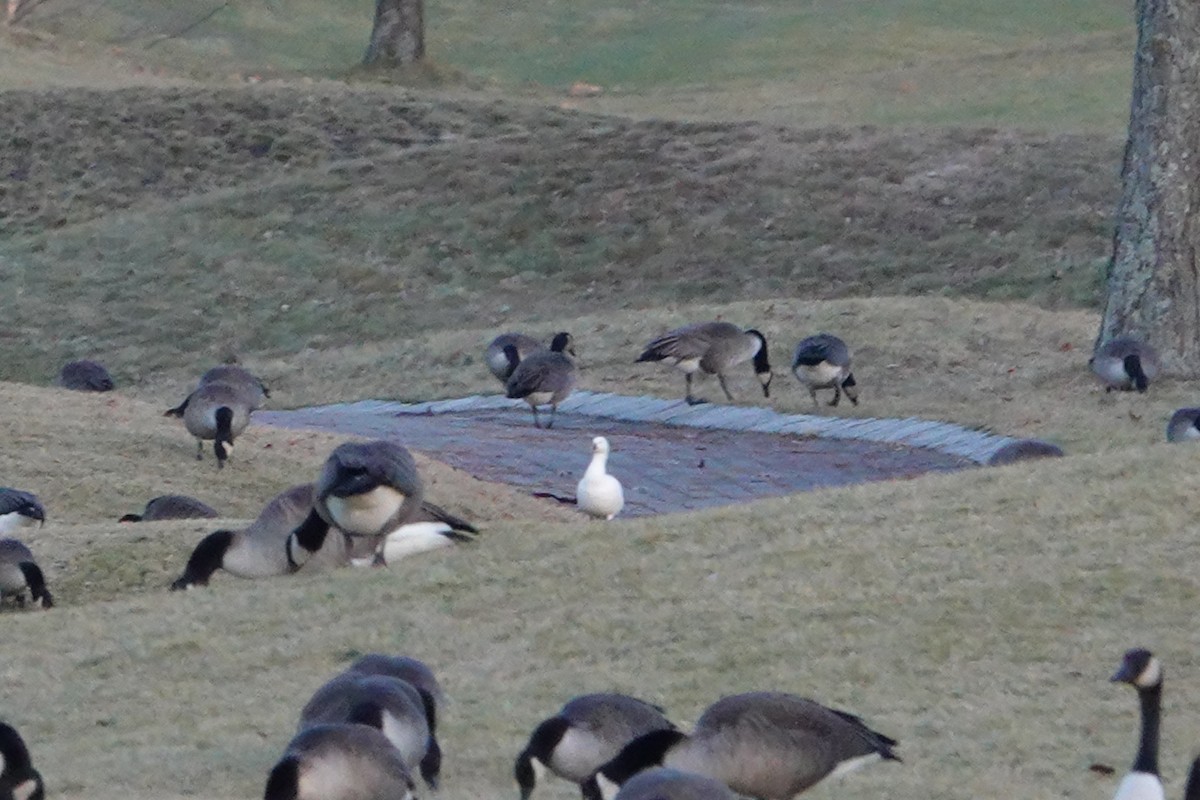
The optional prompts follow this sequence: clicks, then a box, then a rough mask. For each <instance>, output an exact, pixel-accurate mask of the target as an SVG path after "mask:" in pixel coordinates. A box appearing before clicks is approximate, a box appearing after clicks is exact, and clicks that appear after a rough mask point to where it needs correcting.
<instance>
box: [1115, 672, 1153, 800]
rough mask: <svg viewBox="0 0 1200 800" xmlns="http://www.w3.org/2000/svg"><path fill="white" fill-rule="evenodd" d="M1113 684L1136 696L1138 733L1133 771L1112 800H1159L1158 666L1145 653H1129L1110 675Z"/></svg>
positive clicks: (1122, 781) (1123, 781)
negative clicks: (1139, 718) (1139, 714)
mask: <svg viewBox="0 0 1200 800" xmlns="http://www.w3.org/2000/svg"><path fill="white" fill-rule="evenodd" d="M1112 680H1113V681H1114V682H1117V683H1128V684H1129V685H1131V686H1132V687H1133V688H1134V689H1136V690H1137V693H1138V702H1139V703H1140V704H1141V709H1142V732H1141V735H1140V737H1139V739H1138V749H1137V755H1136V756H1135V757H1134V759H1133V767H1132V768H1131V769H1130V770H1129V772H1128V773H1127V774H1126V775H1125V777H1124V778H1123V779H1122V780H1121V784H1120V785H1119V786H1118V787H1117V793H1116V794H1115V795H1113V800H1163V785H1162V778H1161V777H1160V776H1159V773H1158V730H1159V723H1160V721H1161V718H1162V687H1163V668H1162V664H1161V663H1160V662H1159V660H1158V659H1157V658H1155V656H1154V655H1153V654H1152V653H1151V652H1150V651H1149V650H1143V649H1141V648H1137V649H1134V650H1129V651H1128V652H1126V653H1125V656H1124V658H1122V659H1121V665H1120V667H1118V668H1117V671H1116V673H1114V674H1113V676H1112Z"/></svg>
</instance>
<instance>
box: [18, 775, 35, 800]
mask: <svg viewBox="0 0 1200 800" xmlns="http://www.w3.org/2000/svg"><path fill="white" fill-rule="evenodd" d="M37 788H38V786H37V781H35V780H34V779H33V778H30V779H29V780H27V781H25V782H24V783H21V784H18V785H16V786H14V787H13V790H12V796H13V800H29V798H31V797H33V793H34V792H36V791H37Z"/></svg>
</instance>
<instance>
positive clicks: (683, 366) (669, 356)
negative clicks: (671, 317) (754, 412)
mask: <svg viewBox="0 0 1200 800" xmlns="http://www.w3.org/2000/svg"><path fill="white" fill-rule="evenodd" d="M750 359H753V360H754V374H755V376H756V377H757V378H758V382H759V383H761V384H762V390H763V397H770V396H771V362H770V361H769V360H768V358H767V339H766V337H765V336H763V335H762V334H761V333H759V332H758V331H756V330H754V329H753V328H751V329H748V330H745V331H743V330H742V329H741V328H739V327H738V326H737V325H734V324H732V323H729V322H697V323H694V324H692V325H685V326H683V327H682V328H676V329H675V330H673V331H668V332H667V333H664V334H663V335H662V336H660V337H658V338H657V339H655V340H653V341H652V342H650V344H648V345H646V349H645V350H644V351H643V352H642V354H641V355H640V356H638V359H637V362H635V363H641V362H643V361H666V362H667V363H668V364H670V365H671V366H673V367H675V368H676V369H679V370H681V371H682V372H683V374H684V375H685V376H686V380H687V402H688V405H697V404H698V403H703V402H705V401H703V400H698V399H696V398H695V397H694V396H693V395H692V376H693V375H695V373H696V372H703V373H706V374H708V375H716V376H717V380H718V381H720V382H721V389H722V390H723V391H724V392H725V397H726V399H728V400H729V402H731V403H732V402H733V395H732V394H730V393H729V387H728V386H727V385H726V384H725V373H727V372H728V371H729V370H731V369H733V368H734V367H735V366H737V365H738V364H740V363H742V362H743V361H749V360H750Z"/></svg>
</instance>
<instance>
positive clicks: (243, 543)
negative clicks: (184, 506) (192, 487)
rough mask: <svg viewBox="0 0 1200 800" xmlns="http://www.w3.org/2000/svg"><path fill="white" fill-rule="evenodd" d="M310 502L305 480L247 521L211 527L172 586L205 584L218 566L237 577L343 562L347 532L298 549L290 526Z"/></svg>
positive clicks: (305, 514) (299, 519) (301, 517)
mask: <svg viewBox="0 0 1200 800" xmlns="http://www.w3.org/2000/svg"><path fill="white" fill-rule="evenodd" d="M312 507H313V486H312V484H310V483H303V484H300V485H298V486H293V487H292V488H290V489H288V490H287V491H285V492H283V493H282V494H280V495H278V496H276V497H275V498H274V499H273V500H271V502H270V503H268V504H267V506H266V508H264V509H263V510H262V513H260V514H259V515H258V519H256V520H254V522H252V523H250V525H249V527H247V528H245V529H243V530H240V531H230V530H220V531H214V532H213V533H210V534H209V535H208V536H205V537H204V538H203V539H201V540H200V544H198V545H196V549H195V550H193V551H192V555H191V557H190V558H189V559H188V562H187V566H186V567H184V570H183V574H182V575H181V576H179V578H178V579H176V581H175V582H174V583H172V584H171V589H172V590H179V589H187V588H190V587H192V586H207V585H208V581H209V579H210V578H212V575H213V573H214V572H216V571H217V570H219V569H223V570H225V571H226V572H228V573H229V574H231V575H235V576H237V577H239V578H267V577H271V576H274V575H288V574H290V573H292V572H295V571H296V570H298V569H300V567H301V566H303V567H304V568H305V570H306V571H309V572H312V571H314V570H317V569H322V568H327V567H338V566H343V565H344V564H346V563H347V561H348V559H349V555H348V552H347V550H348V545H347V543H346V540H345V537H343V536H340V535H339V536H330V537H326V539H325V540H324V541H322V543H321V545H322V546H321V547H319V548H317V555H316V556H314V555H313V554H312V553H310V552H307V551H305V552H303V553H300V552H297V551H296V550H295V544H294V543H293V541H292V531H293V530H294V529H295V528H296V526H297V525H299V524H301V523H302V522H303V521H304V520H305V519H307V518H308V515H309V513H310V512H311V511H312Z"/></svg>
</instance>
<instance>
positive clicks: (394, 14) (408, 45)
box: [363, 0, 425, 66]
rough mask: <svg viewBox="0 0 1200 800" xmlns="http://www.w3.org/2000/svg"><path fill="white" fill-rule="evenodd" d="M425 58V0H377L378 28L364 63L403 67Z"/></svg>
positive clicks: (372, 32) (376, 25)
mask: <svg viewBox="0 0 1200 800" xmlns="http://www.w3.org/2000/svg"><path fill="white" fill-rule="evenodd" d="M424 57H425V0H375V27H374V28H372V29H371V43H370V44H369V45H367V54H366V56H365V57H364V58H363V64H366V65H367V66H371V65H376V64H379V65H383V66H404V65H406V64H415V63H416V62H418V61H420V60H421V59H422V58H424Z"/></svg>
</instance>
